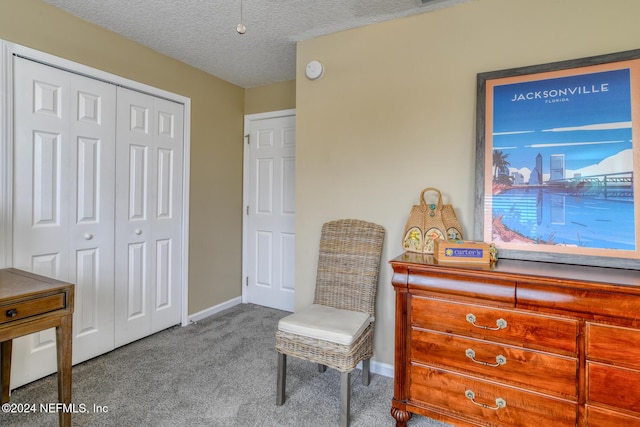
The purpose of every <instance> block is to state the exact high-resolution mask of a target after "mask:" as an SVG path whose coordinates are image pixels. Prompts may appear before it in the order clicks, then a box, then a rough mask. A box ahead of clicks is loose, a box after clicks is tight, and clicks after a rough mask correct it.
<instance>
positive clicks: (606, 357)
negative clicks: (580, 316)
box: [587, 323, 640, 368]
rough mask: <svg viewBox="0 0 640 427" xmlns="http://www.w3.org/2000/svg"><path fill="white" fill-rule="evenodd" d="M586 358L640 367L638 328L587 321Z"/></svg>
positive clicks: (639, 333) (639, 332)
mask: <svg viewBox="0 0 640 427" xmlns="http://www.w3.org/2000/svg"><path fill="white" fill-rule="evenodd" d="M587 358H589V359H592V360H600V361H607V362H612V363H616V364H617V363H620V364H625V365H630V367H638V368H640V330H637V329H630V328H622V327H617V326H608V325H598V324H595V323H588V324H587Z"/></svg>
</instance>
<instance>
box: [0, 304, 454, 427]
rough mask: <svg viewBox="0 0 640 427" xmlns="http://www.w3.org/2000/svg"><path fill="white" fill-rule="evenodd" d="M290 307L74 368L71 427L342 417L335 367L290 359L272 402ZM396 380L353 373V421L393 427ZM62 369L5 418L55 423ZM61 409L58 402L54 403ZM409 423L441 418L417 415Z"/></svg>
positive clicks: (18, 393) (204, 326)
mask: <svg viewBox="0 0 640 427" xmlns="http://www.w3.org/2000/svg"><path fill="white" fill-rule="evenodd" d="M286 314H287V313H286V312H283V311H279V310H273V309H269V308H265V307H261V306H256V305H251V304H243V305H239V306H236V307H233V308H231V309H228V310H226V311H224V312H222V313H219V314H217V315H215V316H211V317H209V318H207V319H204V320H202V321H200V322H198V323H197V324H193V325H190V326H187V327H179V326H177V327H173V328H170V329H168V330H166V331H163V332H159V333H157V334H155V335H153V336H151V337H148V338H145V339H142V340H140V341H136V342H134V343H131V344H129V345H127V346H124V347H121V348H118V349H116V350H114V351H112V352H110V353H108V354H106V355H103V356H100V357H98V358H95V359H92V360H89V361H87V362H84V363H81V364H79V365H76V366H74V368H73V402H74V404H75V405H76V411H77V412H78V413H74V414H73V415H72V424H73V425H74V426H118V427H129V426H130V427H140V426H150V427H158V426H211V427H218V426H220V427H222V426H224V427H231V426H240V427H245V426H261V427H280V426H292V427H301V426H310V427H316V426H317V427H324V426H334V425H337V424H338V411H339V388H340V387H339V373H338V372H336V371H334V370H331V369H329V370H327V371H326V372H325V373H319V372H318V370H317V368H316V365H315V364H311V363H309V362H305V361H301V360H298V359H295V358H291V357H290V358H288V361H287V362H288V363H287V365H288V366H287V401H286V403H285V404H284V405H283V406H280V407H278V406H276V405H275V401H276V396H275V394H276V393H275V388H276V352H275V349H274V344H275V330H276V325H277V322H278V320H279V319H280V318H281V317H283V316H285V315H286ZM392 395H393V379H392V378H387V377H383V376H380V375H372V377H371V384H370V385H369V387H366V386H363V385H362V381H361V377H360V371H354V373H353V374H352V398H351V425H352V427H378V426H394V425H395V420H394V419H393V418H392V417H391V415H390V414H389V409H390V404H391V398H392ZM56 401H57V382H56V376H55V375H51V376H49V377H47V378H43V379H41V380H38V381H35V382H33V383H31V384H28V385H26V386H23V387H20V388H18V389H16V390H14V391H13V393H12V395H11V403H15V404H22V405H27V406H28V407H29V409H32V408H33V409H35V412H32V413H0V425H1V426H7V427H8V426H12V427H13V426H15V427H18V426H28V427H34V426H56V425H57V422H58V416H57V414H56V413H46V412H44V411H43V410H42V406H41V404H44V406H45V407H47V405H48V404H49V403H51V404H55V402H56ZM54 410H55V409H54ZM409 426H410V427H427V426H428V427H442V426H445V424H441V423H438V422H436V421H433V420H430V419H428V418H425V417H420V416H415V417H414V418H413V419H412V420H411V421H410V422H409Z"/></svg>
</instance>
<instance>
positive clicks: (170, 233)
mask: <svg viewBox="0 0 640 427" xmlns="http://www.w3.org/2000/svg"><path fill="white" fill-rule="evenodd" d="M183 120H184V119H183V106H182V105H181V104H178V103H174V102H171V101H166V100H163V99H159V98H156V97H153V96H149V95H146V94H143V93H140V92H136V91H132V90H129V89H126V88H118V124H117V135H116V138H117V144H118V146H117V150H116V152H117V154H116V155H117V166H116V239H115V240H116V242H115V245H116V277H115V280H116V301H115V303H116V306H115V317H116V334H115V335H116V336H115V341H116V346H120V345H123V344H126V343H128V342H131V341H134V340H137V339H139V338H142V337H144V336H147V335H149V334H151V333H153V332H157V331H159V330H161V329H164V328H166V327H168V326H172V325H175V324H177V323H180V315H181V277H182V271H181V268H180V266H181V259H180V256H181V253H182V247H181V238H180V236H181V224H182V217H181V212H182V210H181V206H182V155H183V128H182V126H183Z"/></svg>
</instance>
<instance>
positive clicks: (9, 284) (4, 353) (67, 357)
mask: <svg viewBox="0 0 640 427" xmlns="http://www.w3.org/2000/svg"><path fill="white" fill-rule="evenodd" d="M73 291H74V285H72V284H70V283H66V282H61V281H59V280H55V279H50V278H48V277H44V276H40V275H37V274H33V273H28V272H26V271H22V270H17V269H15V268H6V269H0V353H1V359H2V368H1V369H0V377H1V388H2V403H6V402H8V401H9V384H10V377H11V348H12V343H13V339H14V338H18V337H21V336H23V335H28V334H32V333H34V332H39V331H43V330H45V329H49V328H53V327H55V328H56V346H57V356H58V399H59V401H60V403H63V404H65V406H66V407H70V405H71V342H72V336H73V335H72V334H73V331H72V320H73ZM59 420H60V426H65V427H69V426H71V411H70V410H69V411H66V410H61V411H60V412H59Z"/></svg>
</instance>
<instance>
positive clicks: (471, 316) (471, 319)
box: [467, 313, 507, 331]
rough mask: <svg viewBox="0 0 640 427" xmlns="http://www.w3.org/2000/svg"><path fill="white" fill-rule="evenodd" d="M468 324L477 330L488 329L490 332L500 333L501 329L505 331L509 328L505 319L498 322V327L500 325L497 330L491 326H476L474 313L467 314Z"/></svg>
mask: <svg viewBox="0 0 640 427" xmlns="http://www.w3.org/2000/svg"><path fill="white" fill-rule="evenodd" d="M467 322H469V323H471V324H472V325H473V326H475V327H476V328H480V329H488V330H490V331H499V330H500V329H505V328H506V327H507V321H506V320H504V319H503V318H500V319H498V320H496V325H498V327H497V328H492V327H491V326H482V325H476V316H475V315H474V314H473V313H469V314H467Z"/></svg>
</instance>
